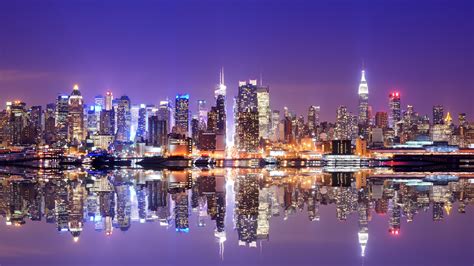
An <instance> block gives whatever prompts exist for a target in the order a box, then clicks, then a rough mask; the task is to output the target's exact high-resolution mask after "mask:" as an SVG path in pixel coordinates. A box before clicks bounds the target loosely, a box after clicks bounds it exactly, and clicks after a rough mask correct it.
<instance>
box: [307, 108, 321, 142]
mask: <svg viewBox="0 0 474 266" xmlns="http://www.w3.org/2000/svg"><path fill="white" fill-rule="evenodd" d="M320 110H321V107H319V106H314V105H311V106H310V107H309V109H308V131H309V134H310V135H311V136H315V135H316V127H317V126H319V112H320Z"/></svg>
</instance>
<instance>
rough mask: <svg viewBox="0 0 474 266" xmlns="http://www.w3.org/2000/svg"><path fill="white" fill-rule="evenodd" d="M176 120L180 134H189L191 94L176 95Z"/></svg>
mask: <svg viewBox="0 0 474 266" xmlns="http://www.w3.org/2000/svg"><path fill="white" fill-rule="evenodd" d="M174 120H175V126H176V130H177V132H178V133H180V134H184V135H186V136H187V135H188V134H189V94H178V95H176V102H175V113H174Z"/></svg>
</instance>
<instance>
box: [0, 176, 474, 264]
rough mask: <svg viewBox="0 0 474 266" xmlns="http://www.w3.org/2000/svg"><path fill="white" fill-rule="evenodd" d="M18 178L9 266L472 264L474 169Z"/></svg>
mask: <svg viewBox="0 0 474 266" xmlns="http://www.w3.org/2000/svg"><path fill="white" fill-rule="evenodd" d="M9 170H11V169H9ZM5 172H7V171H5ZM9 172H10V174H6V173H5V174H4V175H3V176H2V177H1V182H0V185H1V187H0V193H1V194H0V212H1V216H2V218H1V223H0V235H1V240H2V241H1V242H0V264H1V265H2V266H3V265H180V264H185V263H186V264H193V265H473V264H474V253H473V252H472V251H473V248H474V233H473V231H472V229H471V228H472V226H473V225H474V216H473V212H474V209H473V208H472V203H473V197H474V182H473V180H474V179H471V178H474V175H473V177H471V174H469V173H422V174H420V173H393V172H391V171H390V170H370V171H361V172H357V173H350V172H326V171H323V170H322V169H304V170H294V169H286V170H267V169H258V170H242V169H241V170H237V169H217V170H216V169H214V170H199V169H196V170H186V171H168V170H166V171H144V170H116V171H109V172H103V173H98V172H90V171H89V172H88V171H85V170H84V171H80V170H71V171H67V172H64V173H48V174H45V173H36V172H30V173H27V174H23V173H22V174H21V175H18V174H11V172H12V171H9ZM13 172H14V171H13Z"/></svg>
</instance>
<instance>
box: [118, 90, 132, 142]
mask: <svg viewBox="0 0 474 266" xmlns="http://www.w3.org/2000/svg"><path fill="white" fill-rule="evenodd" d="M130 107H131V105H130V98H128V96H126V95H124V96H122V97H120V99H119V101H118V105H117V134H116V135H115V139H116V140H117V141H120V142H127V141H130V131H131V112H130Z"/></svg>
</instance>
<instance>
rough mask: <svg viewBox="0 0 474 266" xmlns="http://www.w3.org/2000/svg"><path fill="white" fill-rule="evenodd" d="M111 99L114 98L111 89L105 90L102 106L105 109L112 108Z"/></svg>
mask: <svg viewBox="0 0 474 266" xmlns="http://www.w3.org/2000/svg"><path fill="white" fill-rule="evenodd" d="M113 99H114V96H113V95H112V92H111V91H108V92H106V94H105V106H104V108H105V110H107V111H109V110H112V109H113V106H112V101H113Z"/></svg>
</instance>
